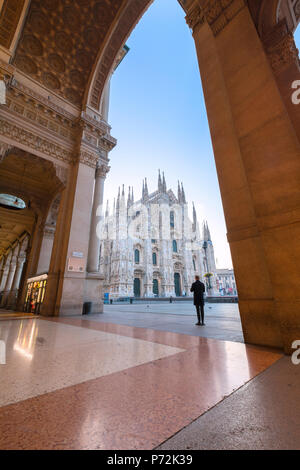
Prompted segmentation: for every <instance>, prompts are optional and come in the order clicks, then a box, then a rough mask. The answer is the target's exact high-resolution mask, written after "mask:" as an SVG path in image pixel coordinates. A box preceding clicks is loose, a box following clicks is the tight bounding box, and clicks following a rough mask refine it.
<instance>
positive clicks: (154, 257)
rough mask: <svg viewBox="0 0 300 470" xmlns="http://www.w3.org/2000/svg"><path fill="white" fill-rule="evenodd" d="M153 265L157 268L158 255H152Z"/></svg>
mask: <svg viewBox="0 0 300 470" xmlns="http://www.w3.org/2000/svg"><path fill="white" fill-rule="evenodd" d="M152 263H153V265H154V266H157V254H156V253H152Z"/></svg>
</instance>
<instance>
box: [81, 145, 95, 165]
mask: <svg viewBox="0 0 300 470" xmlns="http://www.w3.org/2000/svg"><path fill="white" fill-rule="evenodd" d="M98 159H99V155H98V154H97V153H93V152H88V151H87V150H83V149H82V150H80V152H79V161H80V163H83V164H84V165H87V166H89V167H91V168H96V167H97V162H98Z"/></svg>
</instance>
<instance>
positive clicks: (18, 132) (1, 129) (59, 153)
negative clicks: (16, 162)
mask: <svg viewBox="0 0 300 470" xmlns="http://www.w3.org/2000/svg"><path fill="white" fill-rule="evenodd" d="M0 135H2V136H5V137H7V138H9V139H12V140H13V141H14V142H18V143H20V144H23V145H26V146H27V147H29V148H31V149H32V150H35V151H39V152H41V153H44V154H45V155H47V156H50V157H53V158H56V159H57V160H61V161H63V162H66V163H73V161H74V159H73V155H72V153H71V152H69V151H67V150H65V149H64V148H62V147H61V146H59V145H57V144H54V143H53V142H50V141H49V140H47V139H44V138H42V137H40V136H38V135H35V134H33V133H32V132H29V131H26V130H25V129H22V128H20V127H18V126H16V125H14V124H11V123H10V122H8V121H7V120H4V119H1V118H0Z"/></svg>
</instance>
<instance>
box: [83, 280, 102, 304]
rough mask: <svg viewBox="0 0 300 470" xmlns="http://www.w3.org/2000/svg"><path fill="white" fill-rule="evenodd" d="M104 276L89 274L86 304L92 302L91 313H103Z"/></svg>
mask: <svg viewBox="0 0 300 470" xmlns="http://www.w3.org/2000/svg"><path fill="white" fill-rule="evenodd" d="M103 284H104V276H102V275H100V274H99V273H87V277H86V280H85V293H84V302H92V303H93V305H92V312H91V313H103Z"/></svg>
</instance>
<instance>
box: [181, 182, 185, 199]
mask: <svg viewBox="0 0 300 470" xmlns="http://www.w3.org/2000/svg"><path fill="white" fill-rule="evenodd" d="M181 197H182V202H183V204H186V199H185V192H184V188H183V184H182V183H181Z"/></svg>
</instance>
